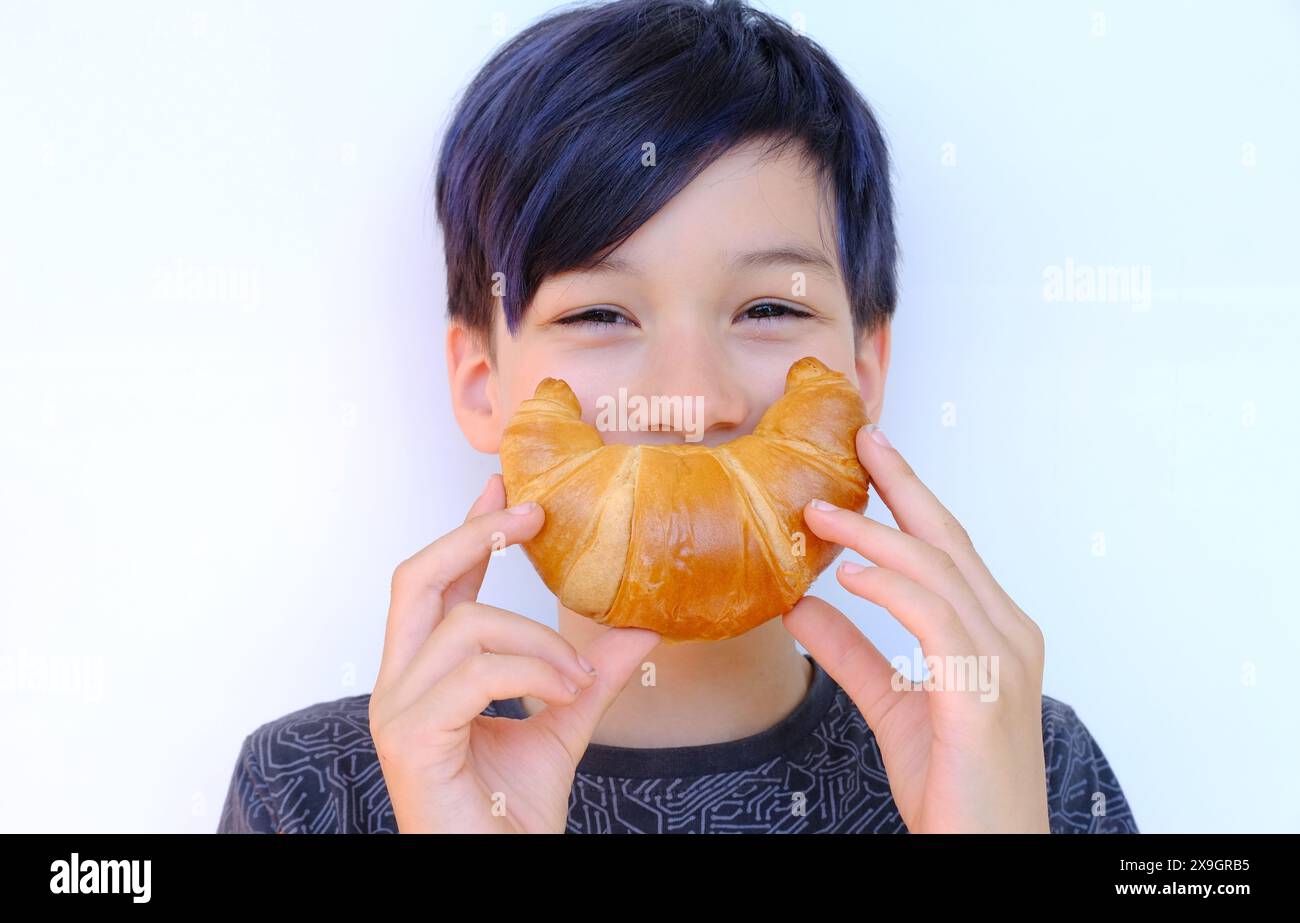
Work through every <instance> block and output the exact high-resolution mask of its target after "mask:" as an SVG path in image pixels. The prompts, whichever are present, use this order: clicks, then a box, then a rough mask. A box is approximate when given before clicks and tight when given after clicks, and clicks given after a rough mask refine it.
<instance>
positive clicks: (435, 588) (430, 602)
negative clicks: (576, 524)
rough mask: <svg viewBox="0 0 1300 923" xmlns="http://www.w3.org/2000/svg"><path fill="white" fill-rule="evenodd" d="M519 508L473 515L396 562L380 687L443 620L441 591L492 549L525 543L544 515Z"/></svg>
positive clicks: (537, 510)
mask: <svg viewBox="0 0 1300 923" xmlns="http://www.w3.org/2000/svg"><path fill="white" fill-rule="evenodd" d="M520 508H522V512H520V513H513V512H511V511H510V510H508V509H507V510H493V511H492V512H489V513H483V514H481V515H479V516H475V517H473V518H471V519H469V520H467V521H466V522H465V523H464V524H463V525H460V526H457V527H456V528H455V529H453V530H452V531H450V532H448V533H447V534H446V535H444V536H442V538H439V539H438V540H437V541H435V542H433V543H432V544H430V545H428V546H426V547H425V548H423V549H422V550H420V551H418V552H416V553H415V554H414V555H412V556H411V557H409V558H407V559H406V560H405V561H403V562H402V563H401V564H399V565H398V566H397V569H396V570H395V571H394V572H393V588H392V599H391V601H390V603H389V607H388V625H387V628H386V629H385V632H384V652H383V655H382V658H381V662H380V668H379V670H380V677H381V680H380V681H379V682H377V683H376V685H382V684H383V682H384V681H386V680H388V679H391V678H392V677H393V676H399V675H401V673H402V672H403V671H405V669H406V666H407V664H409V663H410V661H411V658H412V657H414V656H415V652H416V651H417V650H419V648H420V645H422V644H423V643H424V641H425V639H426V638H428V637H429V633H430V632H432V631H433V629H434V628H435V627H436V626H437V624H438V622H439V621H440V620H441V619H442V615H443V612H444V611H445V609H444V607H443V602H442V594H443V593H444V592H445V591H446V590H447V588H448V587H450V586H451V584H452V583H453V582H454V581H456V580H457V579H459V578H460V577H461V576H463V575H464V574H465V573H466V572H467V571H469V569H470V568H472V567H474V566H475V565H477V564H479V563H481V562H483V561H486V560H487V557H488V555H489V554H490V553H491V552H492V549H493V548H500V547H505V546H506V545H511V544H514V543H515V542H520V541H527V540H528V539H530V538H532V537H533V536H534V535H536V534H537V532H538V531H539V530H540V529H541V527H542V523H543V522H544V521H545V518H546V517H545V515H544V514H543V513H542V509H541V507H540V506H538V505H537V504H536V503H529V504H521V505H520V507H515V509H520Z"/></svg>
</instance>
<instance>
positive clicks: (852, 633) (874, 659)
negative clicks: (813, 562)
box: [782, 596, 911, 731]
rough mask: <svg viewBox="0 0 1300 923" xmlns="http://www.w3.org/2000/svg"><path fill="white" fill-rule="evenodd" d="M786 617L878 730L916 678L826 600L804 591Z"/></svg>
mask: <svg viewBox="0 0 1300 923" xmlns="http://www.w3.org/2000/svg"><path fill="white" fill-rule="evenodd" d="M782 620H783V621H784V623H785V627H786V630H787V631H789V632H790V634H792V635H794V637H795V639H796V640H797V641H798V642H799V643H800V644H802V645H803V646H804V647H805V648H807V650H808V653H810V654H812V657H813V659H814V660H816V661H817V662H818V663H819V664H821V666H822V668H823V669H824V670H825V671H826V672H827V673H829V674H830V676H831V679H833V680H835V682H836V683H837V684H838V685H839V687H840V688H841V689H843V690H844V691H845V692H846V693H847V694H848V696H849V698H850V699H852V700H853V704H855V705H856V706H857V707H858V711H860V712H862V717H864V718H865V719H866V720H867V726H868V727H870V728H871V729H872V731H878V730H879V728H880V726H881V722H882V721H883V720H884V717H885V715H887V714H888V713H889V710H890V709H891V708H893V707H894V706H895V705H896V704H898V702H899V701H900V700H901V696H902V695H903V694H904V692H905V691H906V690H907V689H909V688H910V687H911V681H910V680H908V678H907V677H905V676H903V674H901V673H899V672H898V671H897V670H895V669H894V668H893V666H892V665H891V664H890V663H889V661H888V660H886V659H885V655H884V654H882V653H880V650H879V648H877V647H876V646H875V645H874V644H872V643H871V641H869V640H868V639H867V637H866V635H864V634H863V633H862V632H861V631H859V630H858V628H857V626H856V625H854V624H853V622H852V621H850V620H849V618H848V616H846V615H845V614H844V613H843V612H841V611H840V610H839V609H836V608H835V607H834V606H832V605H831V604H830V603H828V602H826V601H825V600H824V599H819V598H818V597H816V596H805V597H803V598H802V599H800V600H799V601H798V602H797V603H795V605H794V608H793V609H791V610H790V611H789V612H787V613H786V614H785V615H783V616H782Z"/></svg>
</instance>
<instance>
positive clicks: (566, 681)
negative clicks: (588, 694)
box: [560, 673, 578, 693]
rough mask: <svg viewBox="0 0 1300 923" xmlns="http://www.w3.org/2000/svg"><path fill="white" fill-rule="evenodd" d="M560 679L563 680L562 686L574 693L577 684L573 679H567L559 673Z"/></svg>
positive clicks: (576, 689)
mask: <svg viewBox="0 0 1300 923" xmlns="http://www.w3.org/2000/svg"><path fill="white" fill-rule="evenodd" d="M560 679H562V680H564V686H565V688H566V689H568V690H569V691H570V692H574V693H576V692H577V691H578V684H577V683H575V682H574V681H573V680H571V679H569V678H568V677H567V676H565V675H564V674H563V673H561V674H560Z"/></svg>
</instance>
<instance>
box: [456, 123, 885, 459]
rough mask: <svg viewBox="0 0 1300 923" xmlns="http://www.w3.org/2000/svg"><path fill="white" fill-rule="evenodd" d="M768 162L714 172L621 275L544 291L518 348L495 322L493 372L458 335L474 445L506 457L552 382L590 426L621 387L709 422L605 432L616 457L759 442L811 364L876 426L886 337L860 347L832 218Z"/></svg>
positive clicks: (800, 180)
mask: <svg viewBox="0 0 1300 923" xmlns="http://www.w3.org/2000/svg"><path fill="white" fill-rule="evenodd" d="M760 153H761V149H760V148H759V146H758V145H757V144H753V143H751V144H748V145H745V146H742V147H739V148H736V149H735V150H733V151H731V152H729V153H728V154H726V155H724V156H722V157H720V158H719V159H718V160H716V161H715V162H714V163H712V164H711V165H710V166H709V167H708V168H707V169H706V170H704V171H703V172H702V173H700V174H699V176H697V177H696V178H695V180H694V181H692V182H691V183H690V184H689V185H688V186H686V187H685V188H684V189H683V190H682V191H681V192H680V193H679V194H678V195H677V196H675V197H674V198H673V199H672V200H670V201H669V202H668V203H667V204H666V205H665V206H664V207H663V208H662V209H660V211H659V212H658V213H657V214H655V215H654V217H652V218H651V219H650V220H649V221H647V222H646V223H645V224H644V225H642V226H641V227H640V228H638V229H637V231H636V233H635V234H633V235H632V236H631V237H629V238H628V239H627V240H626V241H624V242H623V244H622V245H621V246H619V247H618V248H617V249H616V250H615V251H613V253H612V255H611V257H610V258H609V260H608V262H610V263H612V264H614V265H610V266H607V267H600V268H598V269H596V270H593V271H587V272H570V273H565V274H562V275H557V276H552V277H550V278H548V279H546V280H544V281H543V283H542V285H541V287H540V289H539V290H538V292H537V295H536V297H535V298H534V299H533V301H532V302H531V303H530V304H529V305H528V308H527V310H526V311H525V312H524V316H523V320H522V323H521V325H520V329H519V332H518V334H517V336H515V337H511V336H510V334H509V332H508V331H507V330H506V325H505V318H504V316H503V315H502V316H498V318H497V322H496V324H495V325H494V330H493V338H494V344H495V350H496V367H495V368H493V367H492V365H491V363H490V362H489V360H488V355H487V352H486V351H485V350H483V349H482V348H481V347H480V346H479V345H477V344H476V343H475V340H474V338H473V337H472V336H470V335H469V334H468V332H467V331H466V330H464V329H463V328H462V327H461V326H460V325H459V324H456V323H453V324H452V326H451V328H450V329H449V330H448V339H447V358H448V366H449V374H450V378H451V394H452V404H453V408H454V410H455V413H456V418H457V420H458V422H459V423H460V425H461V428H462V429H463V430H464V432H465V435H466V437H467V438H468V439H469V441H470V443H471V445H473V446H474V447H475V448H476V449H478V450H479V451H482V452H489V453H495V452H497V451H498V449H499V446H500V440H501V434H502V432H503V430H504V428H505V426H506V424H507V423H508V422H509V420H510V417H511V415H512V414H513V413H514V411H515V409H516V408H517V407H518V406H519V404H520V403H521V402H523V401H525V400H527V399H528V398H530V397H532V396H533V390H534V389H535V388H536V386H537V383H538V382H539V381H541V380H542V379H543V378H545V377H547V376H551V377H555V378H563V379H564V380H565V381H567V382H568V383H569V386H570V387H571V388H572V389H573V391H574V394H576V395H577V398H578V400H579V402H580V403H581V404H582V414H583V419H584V420H586V421H587V422H588V423H591V424H592V425H593V426H595V425H597V419H596V416H597V411H598V399H602V398H603V399H604V402H606V404H607V406H617V403H616V402H617V400H618V394H619V389H620V388H626V389H627V392H626V394H627V396H628V398H631V397H633V396H636V395H641V396H643V397H645V398H647V399H649V398H652V397H655V396H667V397H680V398H682V399H683V406H692V407H696V408H698V409H699V411H700V413H699V417H698V419H695V420H693V421H686V422H685V423H684V424H683V425H684V427H686V428H687V431H685V432H684V431H682V430H678V431H675V432H671V431H669V432H656V431H617V430H610V429H608V428H606V427H603V426H602V427H600V428H601V435H602V437H603V438H604V440H605V442H607V443H614V442H628V443H638V442H644V443H680V442H683V441H687V440H688V438H689V441H691V442H693V443H695V444H697V445H708V446H712V445H717V444H719V443H722V442H727V441H729V440H732V439H735V438H737V437H739V436H742V435H744V434H746V433H748V432H750V431H751V430H753V428H754V426H755V425H757V423H758V421H759V419H760V418H761V417H762V415H763V412H764V411H765V410H766V409H767V408H768V406H769V405H771V404H772V403H773V402H774V401H775V400H776V399H777V398H779V397H780V396H781V394H782V393H784V391H785V375H786V372H787V371H788V370H789V368H790V365H791V364H792V363H793V362H794V361H795V360H796V359H799V358H801V357H803V356H816V357H817V358H818V359H820V360H821V361H822V362H824V363H826V364H827V365H828V366H830V367H831V368H833V369H836V370H838V371H841V372H843V373H845V374H846V375H847V376H848V377H849V379H850V380H851V381H854V382H855V383H856V384H857V385H858V387H859V389H860V390H861V392H862V395H863V399H864V400H865V401H866V405H867V413H868V416H869V417H870V419H872V420H877V419H879V414H880V408H881V404H882V401H883V394H884V378H885V372H886V370H887V367H888V362H889V327H888V325H885V326H883V327H882V328H881V329H880V331H878V332H877V333H876V334H874V335H872V336H870V337H866V336H864V337H863V339H862V342H861V343H860V344H857V345H856V346H855V344H854V341H853V322H852V316H851V314H850V310H849V302H848V294H847V291H846V289H845V286H844V283H843V281H842V279H841V277H840V273H839V268H838V267H839V260H838V258H837V255H836V253H837V251H836V247H835V240H836V229H835V226H834V220H835V218H834V216H835V208H834V206H833V205H832V204H831V202H830V201H829V199H828V198H822V197H821V194H820V193H819V190H818V188H817V183H816V178H815V175H814V174H813V173H812V172H811V169H810V168H806V167H804V166H803V164H802V163H801V162H800V161H799V159H798V158H797V156H795V155H794V154H792V153H783V154H782V156H781V157H779V158H777V157H772V156H770V155H769V156H767V157H766V158H764V159H762V160H761V161H760V159H759V154H760ZM646 169H654V168H653V167H646ZM819 212H820V213H819ZM772 250H775V251H781V252H779V253H777V254H771V253H768V254H766V255H763V256H755V255H754V254H762V253H764V252H765V251H772ZM794 250H798V251H803V254H802V255H800V254H797V253H792V252H789V251H794ZM746 255H749V256H748V257H747V256H746ZM498 311H499V309H498ZM801 315H807V316H801ZM615 413H617V412H615ZM683 419H685V418H683Z"/></svg>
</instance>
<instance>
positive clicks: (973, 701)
mask: <svg viewBox="0 0 1300 923" xmlns="http://www.w3.org/2000/svg"><path fill="white" fill-rule="evenodd" d="M867 430H868V427H863V428H862V429H861V430H859V431H858V435H857V450H858V457H859V458H860V459H861V461H862V465H863V467H864V468H866V469H867V471H868V473H869V474H870V475H871V482H872V483H873V484H874V485H875V487H876V489H877V491H878V492H879V494H880V497H881V499H882V500H884V502H885V504H886V505H887V506H888V507H889V509H890V511H892V512H893V514H894V518H895V520H897V522H898V525H899V526H900V528H901V529H902V531H901V532H900V531H898V530H896V529H891V528H890V527H888V526H886V525H883V524H881V523H878V522H875V521H874V520H871V519H868V518H866V517H865V516H860V515H858V514H857V513H855V512H854V511H852V510H845V509H839V508H833V509H830V510H823V509H818V508H817V507H816V506H814V505H813V504H811V503H810V504H809V505H808V506H806V507H805V508H804V520H805V521H806V522H807V523H808V526H809V527H810V528H811V529H812V531H813V532H814V533H816V534H817V535H818V536H819V537H821V538H822V539H825V540H826V541H829V542H833V543H835V544H837V545H844V546H845V547H847V548H852V549H853V550H854V551H856V552H858V553H859V554H860V555H862V556H863V557H864V558H867V559H868V560H870V561H874V562H876V563H877V565H878V566H875V567H866V568H865V569H862V570H859V571H853V570H852V565H850V564H849V562H844V564H842V565H841V566H840V569H839V570H838V571H837V572H836V576H837V577H838V578H839V581H840V583H841V584H843V586H844V587H845V588H846V589H847V590H849V592H851V593H853V594H855V595H857V596H861V597H862V598H863V599H868V600H870V601H871V602H874V603H876V604H877V605H880V606H883V607H885V608H886V609H888V610H889V612H890V613H891V614H892V615H893V616H894V617H895V618H897V619H898V620H899V622H901V623H902V624H903V626H904V627H905V628H907V630H908V631H910V632H911V633H912V634H913V635H915V636H916V638H917V639H918V640H919V642H920V644H921V649H922V651H923V653H924V654H925V655H926V662H927V664H929V665H930V669H931V680H933V681H934V687H933V689H931V690H924V691H923V690H922V689H921V685H920V684H919V683H918V684H917V685H916V687H915V689H914V688H913V686H912V684H911V683H910V682H909V681H908V680H907V679H906V678H905V677H903V676H902V675H901V674H899V673H898V672H896V671H895V670H894V668H893V667H892V666H891V664H890V663H889V661H888V660H886V659H885V657H884V655H882V654H881V653H880V651H879V650H877V649H876V647H875V645H873V644H872V643H871V642H870V641H869V640H867V638H866V637H864V636H863V635H862V633H861V632H859V631H858V630H857V628H856V627H854V625H853V623H852V622H850V621H849V619H848V618H847V617H845V615H844V614H843V613H842V612H840V611H839V610H838V609H836V608H835V607H833V606H831V605H830V604H829V603H827V602H825V601H824V600H821V599H818V598H817V597H815V596H805V597H804V598H803V599H801V600H800V601H799V602H798V604H797V605H795V607H794V608H793V609H792V610H791V611H790V612H788V613H787V614H786V615H785V616H784V620H785V625H786V628H787V629H788V630H789V631H790V633H791V634H793V635H794V636H795V637H796V638H797V639H798V640H799V642H800V643H801V644H803V646H804V647H805V648H807V649H808V652H809V653H810V654H812V656H813V657H814V658H815V659H816V660H817V661H818V663H820V664H821V665H822V666H823V667H824V668H825V669H826V672H828V673H829V674H830V675H831V676H832V677H833V678H834V679H835V681H836V682H837V683H839V685H840V687H841V688H842V689H843V690H844V691H845V692H846V693H848V695H849V696H850V697H851V698H852V699H853V701H854V703H855V704H856V705H857V706H858V709H859V710H860V711H861V712H862V715H863V717H864V718H865V719H866V721H867V725H868V726H869V727H870V728H871V730H872V732H873V733H874V734H875V736H876V740H877V741H878V742H879V745H880V751H881V755H882V757H883V759H884V763H885V771H886V773H887V774H888V776H889V787H890V791H891V792H892V793H893V796H894V802H895V804H896V805H897V806H898V810H899V813H900V815H901V816H902V818H903V821H904V823H906V824H907V829H908V830H909V831H910V832H912V833H937V832H949V833H951V832H961V833H974V832H993V831H998V832H1031V833H1048V832H1050V827H1049V825H1048V810H1047V773H1046V768H1045V766H1044V756H1043V727H1042V686H1043V633H1042V631H1041V630H1040V629H1039V627H1038V626H1037V625H1036V624H1035V623H1034V622H1033V621H1032V620H1031V619H1030V618H1029V616H1027V615H1026V614H1025V613H1024V612H1023V611H1021V609H1020V607H1019V606H1017V605H1016V604H1015V603H1014V602H1013V601H1012V600H1011V598H1010V597H1009V596H1008V595H1007V594H1006V592H1005V591H1003V589H1002V587H1000V586H998V584H997V582H996V581H995V580H994V579H993V576H992V574H990V573H989V570H988V568H987V567H985V566H984V562H983V561H982V560H980V557H979V555H978V554H976V553H975V548H974V546H972V544H971V541H970V538H969V536H968V535H967V534H966V530H965V529H963V528H962V526H961V524H960V523H958V522H957V520H956V519H954V518H953V516H952V514H951V513H949V512H948V510H946V509H945V508H944V507H943V505H942V504H941V503H940V502H939V501H938V499H937V498H936V497H935V496H934V494H932V493H931V492H930V490H929V489H928V488H927V487H926V486H925V485H924V484H922V483H921V481H920V479H919V478H917V476H916V473H915V472H914V471H913V470H912V468H911V467H910V466H909V465H908V464H907V462H906V461H904V459H903V456H902V455H900V454H899V453H898V451H897V450H895V449H894V448H893V447H891V446H888V445H887V444H884V445H882V444H880V443H878V442H876V441H875V440H874V439H872V437H871V435H870V434H869V433H868V431H867ZM882 435H883V434H882ZM932 657H937V658H939V661H938V662H933V661H931V658H932ZM971 666H974V667H976V668H977V669H976V670H970V669H969V667H971ZM981 678H985V679H992V680H994V683H993V690H992V691H993V692H994V693H995V694H996V695H995V697H993V698H992V699H991V700H988V701H985V700H984V699H987V698H989V696H988V695H987V693H984V692H981V689H980V686H981V685H987V684H986V683H982V682H979V680H980V679H981ZM954 680H955V681H954Z"/></svg>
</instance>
